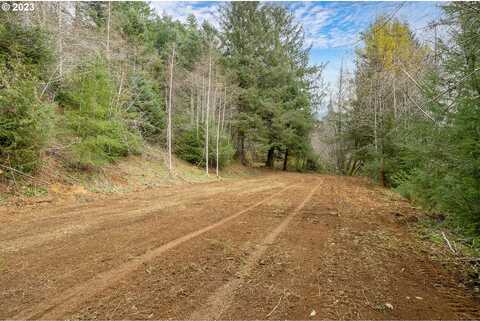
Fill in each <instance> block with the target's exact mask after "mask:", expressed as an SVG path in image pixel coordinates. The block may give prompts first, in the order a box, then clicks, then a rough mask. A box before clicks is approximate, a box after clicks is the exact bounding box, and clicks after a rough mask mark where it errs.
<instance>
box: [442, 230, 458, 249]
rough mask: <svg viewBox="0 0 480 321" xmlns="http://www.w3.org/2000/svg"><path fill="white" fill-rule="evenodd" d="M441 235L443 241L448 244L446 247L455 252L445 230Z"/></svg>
mask: <svg viewBox="0 0 480 321" xmlns="http://www.w3.org/2000/svg"><path fill="white" fill-rule="evenodd" d="M442 236H443V239H444V240H445V242H446V243H447V245H448V248H449V249H450V251H452V253H453V254H457V252H456V251H455V249H454V248H453V247H452V245H451V244H450V241H449V240H448V239H447V236H446V235H445V232H442Z"/></svg>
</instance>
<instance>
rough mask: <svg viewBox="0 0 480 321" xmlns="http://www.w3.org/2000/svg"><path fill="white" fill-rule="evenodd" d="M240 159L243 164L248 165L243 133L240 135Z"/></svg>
mask: <svg viewBox="0 0 480 321" xmlns="http://www.w3.org/2000/svg"><path fill="white" fill-rule="evenodd" d="M237 153H238V159H239V160H240V163H241V164H242V165H245V166H246V165H247V162H246V159H245V136H244V135H243V134H239V135H238V151H237Z"/></svg>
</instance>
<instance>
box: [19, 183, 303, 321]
mask: <svg viewBox="0 0 480 321" xmlns="http://www.w3.org/2000/svg"><path fill="white" fill-rule="evenodd" d="M296 185H298V184H292V185H289V186H287V187H285V188H283V189H282V190H280V191H278V192H276V193H273V194H271V195H270V196H268V197H266V198H264V199H263V200H261V201H260V202H258V203H255V204H253V205H251V206H249V207H247V208H246V209H244V210H241V211H239V212H237V213H235V214H233V215H230V216H228V217H226V218H224V219H222V220H220V221H218V222H216V223H214V224H211V225H209V226H207V227H204V228H202V229H200V230H197V231H195V232H192V233H189V234H187V235H184V236H182V237H180V238H177V239H175V240H173V241H170V242H168V243H166V244H164V245H162V246H160V247H158V248H156V249H153V250H151V251H148V252H146V253H145V254H144V255H142V256H140V257H138V258H136V259H134V260H132V261H130V262H127V263H125V264H123V265H121V266H119V267H118V268H116V269H112V270H109V271H106V272H102V273H100V274H98V275H97V276H96V277H94V278H93V279H91V280H89V281H87V282H84V283H82V284H79V285H78V286H75V287H73V288H71V289H70V290H67V291H65V292H63V293H61V294H60V295H59V296H57V297H55V298H54V299H52V300H50V301H45V302H42V303H40V304H38V305H36V306H34V307H32V308H30V309H27V310H25V311H22V312H20V313H19V314H17V315H15V316H14V317H13V318H12V319H40V318H42V319H58V318H61V317H62V316H63V315H64V314H65V313H68V312H69V311H71V310H72V309H74V308H75V307H77V306H79V305H81V304H82V303H83V302H85V301H86V300H88V299H89V298H91V297H92V296H94V295H95V294H97V293H99V292H101V291H102V290H104V289H106V288H108V287H110V286H111V285H112V284H114V283H115V282H117V281H119V280H121V279H122V278H124V277H126V276H127V275H128V274H129V273H131V272H133V271H135V270H136V269H138V268H139V267H140V266H141V265H142V264H144V263H147V262H149V261H151V260H153V259H155V258H156V257H158V256H160V255H162V254H163V253H164V252H166V251H168V250H170V249H173V248H175V247H177V246H179V245H181V244H182V243H184V242H186V241H189V240H191V239H193V238H195V237H197V236H200V235H202V234H204V233H206V232H208V231H210V230H212V229H215V228H217V227H220V226H222V225H224V224H226V223H228V222H229V221H231V220H233V219H235V218H237V217H239V216H240V215H242V214H245V213H247V212H249V211H251V210H252V209H254V208H256V207H258V206H260V205H262V204H263V203H265V202H267V201H269V200H271V199H273V198H274V197H275V196H277V195H279V194H281V193H283V192H285V191H286V190H288V189H290V188H292V187H294V186H296ZM287 223H288V222H287Z"/></svg>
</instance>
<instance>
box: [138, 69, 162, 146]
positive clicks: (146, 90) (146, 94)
mask: <svg viewBox="0 0 480 321" xmlns="http://www.w3.org/2000/svg"><path fill="white" fill-rule="evenodd" d="M131 87H132V88H131V90H132V94H133V97H132V99H131V102H130V104H129V106H130V110H131V111H132V112H133V113H134V115H132V116H133V117H134V119H135V121H136V122H138V123H139V125H138V128H139V129H140V132H141V134H142V136H143V137H144V138H146V139H147V140H149V141H152V142H158V141H159V140H160V139H161V138H162V133H163V129H164V127H165V111H164V109H165V102H164V99H163V97H162V95H160V93H159V92H158V90H157V89H156V88H155V86H154V83H153V82H152V81H150V80H149V79H147V78H146V77H144V76H142V75H137V76H135V77H134V78H133V79H132V86H131Z"/></svg>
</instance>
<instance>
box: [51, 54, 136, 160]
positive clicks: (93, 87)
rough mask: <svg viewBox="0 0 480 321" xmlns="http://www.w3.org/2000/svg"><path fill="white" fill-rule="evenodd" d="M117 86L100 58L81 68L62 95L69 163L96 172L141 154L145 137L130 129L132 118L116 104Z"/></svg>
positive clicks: (60, 95) (60, 96) (59, 96)
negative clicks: (96, 169) (128, 120)
mask: <svg viewBox="0 0 480 321" xmlns="http://www.w3.org/2000/svg"><path fill="white" fill-rule="evenodd" d="M115 98H116V94H115V90H114V84H113V81H112V79H111V76H110V74H109V72H108V69H107V67H106V65H105V62H104V61H103V60H101V59H100V58H98V59H96V60H94V61H93V62H88V63H85V64H83V65H82V66H80V67H79V68H77V70H75V71H74V72H73V73H72V75H71V79H69V81H68V82H67V84H66V85H65V87H64V88H63V89H62V91H61V92H60V93H59V95H58V97H57V100H58V102H59V104H60V105H61V106H62V107H63V108H64V116H63V119H62V125H63V126H64V129H65V132H64V133H62V134H65V135H67V137H70V143H69V146H70V148H69V151H68V153H67V155H68V161H69V162H70V163H71V164H72V165H73V166H78V167H82V168H92V167H97V166H101V165H104V164H107V163H109V162H112V161H114V160H116V159H117V158H119V157H124V156H127V155H129V154H136V153H139V152H140V150H141V145H142V141H141V137H140V135H139V133H138V132H137V131H136V130H134V129H131V128H129V127H128V126H127V124H126V121H125V119H127V118H129V115H128V114H127V113H126V112H125V111H123V110H122V106H117V104H116V100H115Z"/></svg>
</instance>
